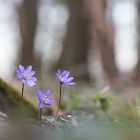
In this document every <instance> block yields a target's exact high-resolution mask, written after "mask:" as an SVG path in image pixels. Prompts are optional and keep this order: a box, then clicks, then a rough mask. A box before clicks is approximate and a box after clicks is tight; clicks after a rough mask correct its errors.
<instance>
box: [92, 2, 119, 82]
mask: <svg viewBox="0 0 140 140" xmlns="http://www.w3.org/2000/svg"><path fill="white" fill-rule="evenodd" d="M89 5H90V6H91V7H90V11H91V19H92V27H91V28H92V34H93V41H92V42H93V44H92V46H94V47H97V49H98V50H99V52H100V55H101V61H102V65H103V69H104V71H105V73H106V75H107V77H108V79H109V81H112V80H113V81H114V80H116V79H117V78H118V70H117V67H116V63H115V54H114V27H113V24H112V23H111V22H109V21H108V20H107V18H106V9H107V3H106V0H91V1H90V3H89Z"/></svg>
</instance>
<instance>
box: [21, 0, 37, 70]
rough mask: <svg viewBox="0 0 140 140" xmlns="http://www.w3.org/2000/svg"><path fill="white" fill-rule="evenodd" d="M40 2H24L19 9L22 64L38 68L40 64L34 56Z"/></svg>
mask: <svg viewBox="0 0 140 140" xmlns="http://www.w3.org/2000/svg"><path fill="white" fill-rule="evenodd" d="M37 6H38V0H24V1H23V3H22V5H21V7H20V8H19V10H20V11H19V14H20V15H19V18H20V19H19V20H20V21H19V22H20V31H21V41H22V49H21V61H20V62H21V64H23V65H33V66H34V67H35V68H38V65H37V64H39V62H38V63H37V60H36V58H35V56H34V39H35V34H36V27H37Z"/></svg>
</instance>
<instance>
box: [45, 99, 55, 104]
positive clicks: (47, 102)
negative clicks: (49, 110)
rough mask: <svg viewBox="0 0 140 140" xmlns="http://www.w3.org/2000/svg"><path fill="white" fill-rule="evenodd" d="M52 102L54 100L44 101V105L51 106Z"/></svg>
mask: <svg viewBox="0 0 140 140" xmlns="http://www.w3.org/2000/svg"><path fill="white" fill-rule="evenodd" d="M53 102H54V100H52V99H49V101H46V102H45V104H46V105H51V104H52V103H53Z"/></svg>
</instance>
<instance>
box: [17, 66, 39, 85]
mask: <svg viewBox="0 0 140 140" xmlns="http://www.w3.org/2000/svg"><path fill="white" fill-rule="evenodd" d="M34 75H35V71H32V66H28V67H27V68H26V69H25V68H24V67H23V66H22V65H19V67H18V69H17V77H18V79H19V80H20V81H21V82H22V83H24V84H27V85H28V86H30V87H32V86H34V85H35V82H36V81H37V79H36V77H35V76H34Z"/></svg>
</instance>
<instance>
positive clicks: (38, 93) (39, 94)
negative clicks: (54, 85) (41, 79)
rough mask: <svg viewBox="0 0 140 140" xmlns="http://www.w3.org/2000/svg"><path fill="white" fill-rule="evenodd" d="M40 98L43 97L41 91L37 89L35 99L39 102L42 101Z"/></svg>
mask: <svg viewBox="0 0 140 140" xmlns="http://www.w3.org/2000/svg"><path fill="white" fill-rule="evenodd" d="M42 97H43V94H42V92H41V90H40V89H37V98H38V100H39V101H40V102H41V101H42Z"/></svg>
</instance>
